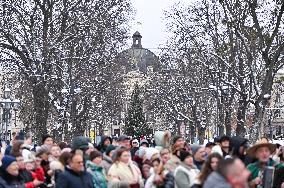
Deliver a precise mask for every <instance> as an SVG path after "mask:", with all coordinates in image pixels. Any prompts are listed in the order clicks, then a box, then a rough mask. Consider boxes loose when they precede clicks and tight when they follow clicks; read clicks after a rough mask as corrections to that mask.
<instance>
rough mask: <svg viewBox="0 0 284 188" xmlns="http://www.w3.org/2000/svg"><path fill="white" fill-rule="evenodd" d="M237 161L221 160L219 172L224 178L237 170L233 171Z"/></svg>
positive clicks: (233, 159)
mask: <svg viewBox="0 0 284 188" xmlns="http://www.w3.org/2000/svg"><path fill="white" fill-rule="evenodd" d="M236 160H237V159H236V158H226V159H222V160H220V161H219V163H218V167H217V172H218V173H219V174H220V175H222V176H223V177H227V176H228V175H229V174H231V173H232V170H233V171H234V170H237V169H233V166H234V163H235V161H236Z"/></svg>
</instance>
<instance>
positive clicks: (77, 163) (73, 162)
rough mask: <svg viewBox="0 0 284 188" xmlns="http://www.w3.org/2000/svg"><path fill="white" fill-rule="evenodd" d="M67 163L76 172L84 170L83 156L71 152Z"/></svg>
mask: <svg viewBox="0 0 284 188" xmlns="http://www.w3.org/2000/svg"><path fill="white" fill-rule="evenodd" d="M68 164H69V166H70V168H71V169H72V170H73V171H75V172H77V173H79V172H82V171H84V160H83V156H82V155H80V154H76V153H72V154H71V156H70V158H69V161H68Z"/></svg>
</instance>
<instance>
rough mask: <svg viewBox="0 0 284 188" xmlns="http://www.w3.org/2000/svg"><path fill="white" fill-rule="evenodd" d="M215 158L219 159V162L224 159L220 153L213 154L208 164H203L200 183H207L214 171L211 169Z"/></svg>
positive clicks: (207, 161) (209, 157)
mask: <svg viewBox="0 0 284 188" xmlns="http://www.w3.org/2000/svg"><path fill="white" fill-rule="evenodd" d="M213 158H217V159H218V160H219V161H221V160H222V159H223V157H222V156H221V155H220V154H219V153H212V154H210V155H209V156H208V159H207V160H206V162H205V163H204V164H203V166H202V169H201V172H200V174H199V177H198V179H199V181H200V184H201V185H203V184H204V182H205V181H206V179H207V177H208V176H209V175H210V174H211V172H212V171H213V169H212V168H211V162H212V159H213Z"/></svg>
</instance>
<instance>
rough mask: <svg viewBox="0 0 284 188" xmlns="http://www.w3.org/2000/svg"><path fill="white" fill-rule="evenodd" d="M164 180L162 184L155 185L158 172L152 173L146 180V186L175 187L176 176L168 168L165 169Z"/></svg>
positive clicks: (151, 187) (156, 187)
mask: <svg viewBox="0 0 284 188" xmlns="http://www.w3.org/2000/svg"><path fill="white" fill-rule="evenodd" d="M163 175H164V179H163V180H164V181H163V183H162V185H155V184H154V178H155V176H156V174H154V173H153V174H152V175H151V176H150V177H149V178H148V179H147V181H146V184H145V188H174V187H175V178H174V175H173V173H171V172H169V171H168V170H164V171H163Z"/></svg>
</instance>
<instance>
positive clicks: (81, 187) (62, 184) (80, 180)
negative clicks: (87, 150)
mask: <svg viewBox="0 0 284 188" xmlns="http://www.w3.org/2000/svg"><path fill="white" fill-rule="evenodd" d="M55 186H56V188H94V184H93V180H92V175H91V174H90V173H89V172H87V171H83V172H81V173H77V172H75V171H73V170H72V169H70V168H68V167H66V168H65V171H64V172H63V173H60V174H58V177H57V178H56V181H55Z"/></svg>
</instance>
